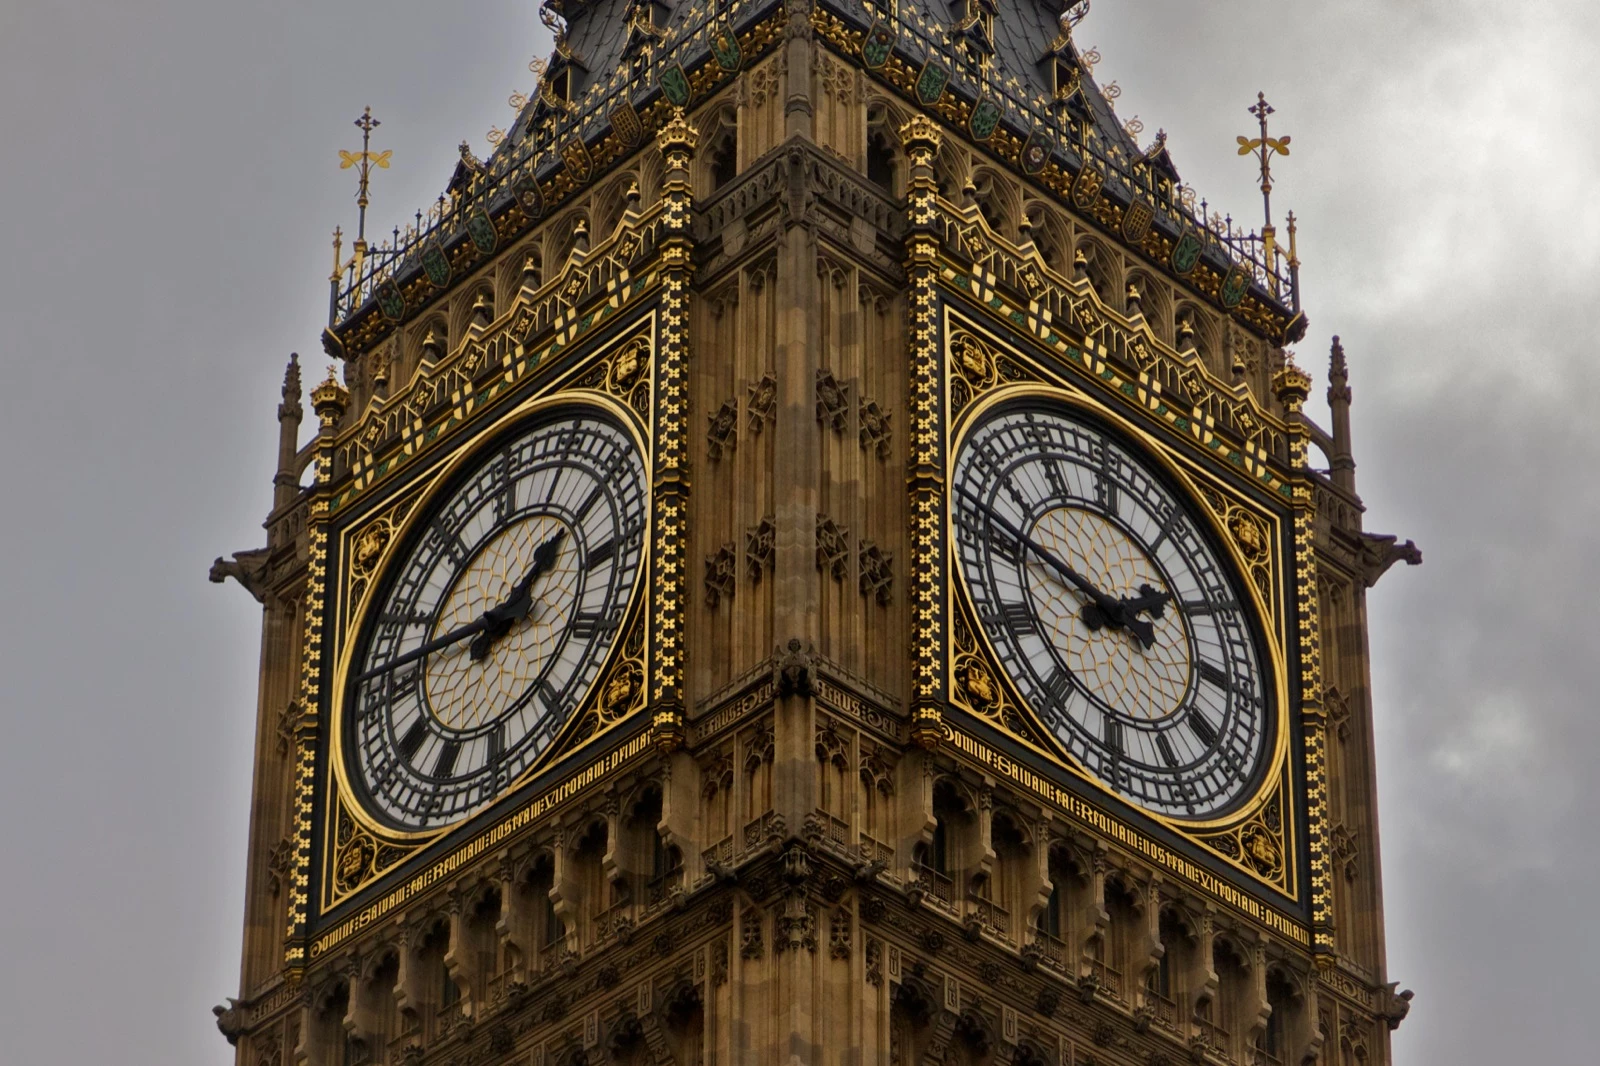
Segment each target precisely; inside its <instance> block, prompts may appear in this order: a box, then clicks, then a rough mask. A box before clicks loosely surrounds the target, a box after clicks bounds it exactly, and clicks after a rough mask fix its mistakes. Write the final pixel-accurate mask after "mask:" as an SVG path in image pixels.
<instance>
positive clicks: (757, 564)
mask: <svg viewBox="0 0 1600 1066" xmlns="http://www.w3.org/2000/svg"><path fill="white" fill-rule="evenodd" d="M777 535H778V528H777V526H776V524H775V523H774V521H773V516H772V515H766V516H764V517H763V518H762V519H761V523H760V524H759V525H754V526H750V527H749V528H748V529H746V530H745V533H744V563H745V567H746V569H747V570H748V571H749V574H750V583H751V584H752V585H754V584H759V583H760V581H761V578H762V575H763V574H765V573H766V571H768V570H770V569H772V553H773V550H774V547H775V544H776V540H777Z"/></svg>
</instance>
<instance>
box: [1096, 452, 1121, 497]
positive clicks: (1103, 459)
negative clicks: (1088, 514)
mask: <svg viewBox="0 0 1600 1066" xmlns="http://www.w3.org/2000/svg"><path fill="white" fill-rule="evenodd" d="M1113 460H1114V457H1113V456H1112V454H1111V449H1110V448H1107V447H1106V446H1105V445H1104V444H1102V445H1101V446H1100V478H1099V482H1098V484H1097V485H1096V488H1098V489H1099V490H1100V503H1101V505H1102V506H1104V507H1105V509H1106V513H1107V514H1116V513H1117V505H1118V500H1117V483H1116V481H1115V480H1113V479H1112V476H1111V475H1112V462H1113Z"/></svg>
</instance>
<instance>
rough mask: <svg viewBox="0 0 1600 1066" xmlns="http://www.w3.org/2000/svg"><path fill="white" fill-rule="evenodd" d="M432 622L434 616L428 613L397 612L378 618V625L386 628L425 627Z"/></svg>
mask: <svg viewBox="0 0 1600 1066" xmlns="http://www.w3.org/2000/svg"><path fill="white" fill-rule="evenodd" d="M431 621H433V616H432V615H430V614H428V613H427V612H426V611H395V612H392V613H389V614H380V615H379V616H378V623H379V624H380V625H386V626H425V625H427V624H428V623H429V622H431Z"/></svg>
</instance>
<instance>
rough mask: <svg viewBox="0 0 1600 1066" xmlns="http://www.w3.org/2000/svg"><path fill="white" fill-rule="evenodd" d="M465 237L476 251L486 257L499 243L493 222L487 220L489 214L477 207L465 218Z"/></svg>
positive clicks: (498, 236)
mask: <svg viewBox="0 0 1600 1066" xmlns="http://www.w3.org/2000/svg"><path fill="white" fill-rule="evenodd" d="M467 236H469V237H471V238H472V243H473V244H474V245H476V246H477V249H478V251H480V252H482V253H483V254H484V255H488V254H490V253H491V252H493V251H494V250H495V246H496V245H498V244H499V243H500V234H498V233H496V232H495V228H494V222H492V221H491V220H490V218H489V212H487V211H485V210H484V209H483V208H481V207H479V208H476V209H474V210H473V212H472V213H471V214H470V215H468V216H467Z"/></svg>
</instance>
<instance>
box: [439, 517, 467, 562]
mask: <svg viewBox="0 0 1600 1066" xmlns="http://www.w3.org/2000/svg"><path fill="white" fill-rule="evenodd" d="M432 528H433V534H434V536H436V537H438V538H439V547H440V548H442V549H444V553H445V554H446V555H448V556H450V558H451V559H452V560H454V561H455V562H456V563H457V564H460V563H464V562H466V561H467V546H466V545H465V544H463V543H461V537H460V536H458V535H457V534H456V532H455V531H454V530H452V529H449V528H447V527H446V526H445V524H444V522H443V521H442V520H440V519H435V520H434V523H433V527H432Z"/></svg>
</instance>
